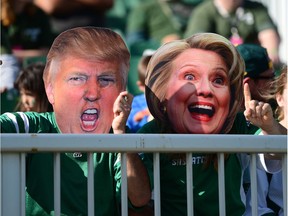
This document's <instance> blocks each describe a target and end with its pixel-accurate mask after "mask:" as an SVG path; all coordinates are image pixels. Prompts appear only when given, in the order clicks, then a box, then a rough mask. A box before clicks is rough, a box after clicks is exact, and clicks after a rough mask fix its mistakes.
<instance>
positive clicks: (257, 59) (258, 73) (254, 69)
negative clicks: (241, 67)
mask: <svg viewBox="0 0 288 216" xmlns="http://www.w3.org/2000/svg"><path fill="white" fill-rule="evenodd" d="M236 49H237V50H238V52H239V54H240V55H241V57H242V58H243V60H244V62H245V72H244V74H243V84H245V83H248V85H249V88H250V92H251V98H252V99H253V100H257V101H263V102H269V103H270V105H271V106H272V107H275V101H274V100H269V101H267V98H264V97H263V93H264V92H266V91H267V88H269V87H270V85H271V82H272V81H273V79H274V68H273V65H272V62H271V60H270V58H269V56H268V53H267V50H266V49H265V48H264V47H262V46H260V45H257V44H241V45H239V46H237V47H236ZM241 106H242V107H241V110H240V112H239V113H238V114H237V116H236V119H235V121H234V124H233V127H232V129H231V132H230V133H233V134H234V133H236V131H239V130H240V129H239V128H240V127H241V128H242V129H244V127H245V131H246V133H248V134H254V133H255V132H256V131H257V130H258V128H257V127H256V126H254V125H252V124H250V122H248V121H246V119H245V117H244V115H243V111H244V109H245V106H244V102H243V104H242V105H241Z"/></svg>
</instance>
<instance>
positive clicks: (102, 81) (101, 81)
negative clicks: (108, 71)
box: [98, 76, 115, 87]
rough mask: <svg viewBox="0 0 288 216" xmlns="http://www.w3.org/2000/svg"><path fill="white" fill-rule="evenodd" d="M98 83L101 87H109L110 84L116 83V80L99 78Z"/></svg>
mask: <svg viewBox="0 0 288 216" xmlns="http://www.w3.org/2000/svg"><path fill="white" fill-rule="evenodd" d="M98 82H99V84H100V86H101V87H106V86H109V85H110V84H113V83H115V78H113V77H106V76H105V77H99V78H98Z"/></svg>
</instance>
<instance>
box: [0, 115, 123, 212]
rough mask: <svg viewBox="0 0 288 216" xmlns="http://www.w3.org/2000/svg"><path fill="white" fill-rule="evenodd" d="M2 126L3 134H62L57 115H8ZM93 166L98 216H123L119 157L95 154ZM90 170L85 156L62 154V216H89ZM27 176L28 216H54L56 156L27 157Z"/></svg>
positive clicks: (39, 155)
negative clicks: (121, 213)
mask: <svg viewBox="0 0 288 216" xmlns="http://www.w3.org/2000/svg"><path fill="white" fill-rule="evenodd" d="M0 123H1V133H60V130H59V128H58V126H57V123H56V120H55V116H54V113H41V114H39V113H34V112H27V113H22V112H17V113H5V114H3V115H1V117H0ZM39 145H41V144H39ZM94 166H95V174H94V179H95V184H94V191H95V203H94V204H95V215H99V216H100V215H101V216H107V215H109V216H110V215H111V216H114V215H120V211H119V203H120V202H119V201H120V196H121V194H120V180H121V173H120V171H121V167H120V160H119V157H118V155H117V154H116V153H94ZM87 170H88V167H87V155H86V154H85V153H63V154H61V215H69V216H71V215H87V205H88V202H87ZM26 173H27V174H26V215H54V207H53V206H54V204H53V199H54V198H53V154H52V153H37V154H28V155H27V158H26Z"/></svg>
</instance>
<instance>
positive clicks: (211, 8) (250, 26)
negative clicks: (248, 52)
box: [184, 1, 276, 43]
mask: <svg viewBox="0 0 288 216" xmlns="http://www.w3.org/2000/svg"><path fill="white" fill-rule="evenodd" d="M236 11H237V10H236ZM236 14H237V15H236ZM231 27H235V28H237V29H238V33H239V36H240V37H241V38H242V39H243V42H244V43H259V41H258V33H259V32H260V31H262V30H266V29H275V30H276V26H275V25H274V23H273V21H272V19H271V17H270V16H269V14H268V11H267V8H266V7H265V6H264V5H263V4H261V3H259V2H252V1H244V3H243V5H242V7H240V9H238V12H235V13H231V14H228V15H227V16H222V15H221V14H220V13H219V11H218V10H217V8H216V6H215V5H214V1H207V2H205V3H203V4H201V5H199V6H198V7H197V8H195V10H194V11H193V13H192V14H191V17H190V18H189V22H188V26H187V29H186V32H185V34H184V36H185V37H189V36H191V35H192V34H195V33H199V32H213V33H217V34H220V35H223V36H224V37H226V38H228V39H229V38H230V37H231V35H232V34H231Z"/></svg>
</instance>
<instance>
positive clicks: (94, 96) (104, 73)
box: [0, 27, 151, 216]
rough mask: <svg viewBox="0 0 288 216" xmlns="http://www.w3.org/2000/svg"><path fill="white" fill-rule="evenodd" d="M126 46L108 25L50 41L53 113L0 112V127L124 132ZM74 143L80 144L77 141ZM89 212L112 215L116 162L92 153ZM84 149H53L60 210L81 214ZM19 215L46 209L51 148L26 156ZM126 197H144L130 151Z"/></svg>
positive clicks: (138, 201)
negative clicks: (56, 157)
mask: <svg viewBox="0 0 288 216" xmlns="http://www.w3.org/2000/svg"><path fill="white" fill-rule="evenodd" d="M129 58H130V54H129V51H128V49H127V47H126V45H125V43H124V41H123V39H122V38H121V37H120V35H118V34H117V33H115V32H114V31H112V30H109V29H106V28H96V27H78V28H74V29H70V30H67V31H65V32H63V33H61V34H60V35H59V36H58V37H57V38H56V39H55V40H54V42H53V44H52V46H51V48H50V50H49V53H48V56H47V63H46V66H45V69H44V74H43V79H44V84H45V90H46V94H47V97H48V100H49V102H50V103H51V104H52V106H53V110H54V112H46V113H36V112H17V113H5V114H3V115H1V116H0V123H1V133H65V134H103V133H104V134H108V133H115V134H121V133H125V130H126V126H125V125H126V120H127V118H128V115H129V112H130V105H131V102H132V95H130V94H128V93H127V91H125V86H126V81H127V72H128V70H129ZM79 144H80V143H79ZM93 157H94V166H95V185H94V188H95V215H102V216H107V215H120V212H119V202H120V200H119V199H120V194H119V192H120V186H121V178H120V177H121V173H120V168H121V167H120V160H119V155H118V154H117V153H94V154H93ZM87 169H88V168H87V155H86V154H85V153H81V152H75V153H63V154H61V215H69V216H70V215H87V204H88V202H87V171H88V170H87ZM26 171H27V176H26V215H51V214H53V212H54V204H53V154H52V153H51V154H50V153H38V154H28V155H27V158H26ZM127 178H128V179H127V180H128V197H129V201H130V203H131V205H132V207H141V206H143V205H145V204H146V203H147V202H148V201H149V199H150V194H151V192H150V188H149V180H148V175H147V171H146V169H145V167H144V165H143V163H142V161H141V159H140V158H139V156H138V154H137V153H131V154H130V153H129V154H127Z"/></svg>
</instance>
